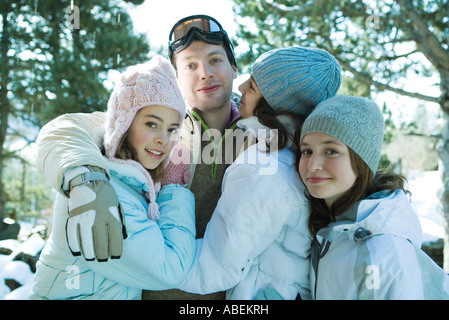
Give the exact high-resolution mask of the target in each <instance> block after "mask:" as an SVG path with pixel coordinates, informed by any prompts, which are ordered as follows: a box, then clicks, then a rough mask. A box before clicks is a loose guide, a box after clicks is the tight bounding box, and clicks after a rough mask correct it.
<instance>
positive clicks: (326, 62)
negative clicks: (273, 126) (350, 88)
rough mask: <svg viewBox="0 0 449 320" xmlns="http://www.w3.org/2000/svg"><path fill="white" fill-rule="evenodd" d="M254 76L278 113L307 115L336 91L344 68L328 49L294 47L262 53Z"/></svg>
mask: <svg viewBox="0 0 449 320" xmlns="http://www.w3.org/2000/svg"><path fill="white" fill-rule="evenodd" d="M252 75H253V78H254V80H255V81H256V83H257V85H258V86H259V89H260V91H261V92H262V94H263V96H264V98H265V100H267V102H268V104H269V105H270V106H271V107H272V108H273V109H274V110H275V111H277V112H281V111H290V112H293V113H296V114H308V113H310V111H312V110H313V108H314V107H315V106H316V105H317V104H318V103H319V102H321V101H323V100H325V99H328V98H331V97H333V96H335V95H336V94H337V91H338V89H339V88H340V85H341V68H340V66H339V64H338V62H337V60H336V59H335V58H334V57H333V56H332V55H331V54H330V53H328V52H327V51H324V50H321V49H313V48H303V47H291V48H283V49H275V50H271V51H268V52H266V53H264V54H262V55H261V56H260V57H259V58H258V59H257V60H256V62H255V63H254V64H253V68H252Z"/></svg>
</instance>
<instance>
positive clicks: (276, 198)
mask: <svg viewBox="0 0 449 320" xmlns="http://www.w3.org/2000/svg"><path fill="white" fill-rule="evenodd" d="M244 121H245V120H244ZM250 121H251V120H250ZM261 146H262V147H263V146H264V142H263V141H262V140H260V139H259V142H258V144H257V145H253V146H251V147H249V148H248V149H247V150H246V151H245V152H244V153H243V154H241V155H240V156H239V157H238V158H237V159H236V160H235V162H234V163H233V164H232V165H231V166H230V167H229V168H228V169H227V170H226V173H225V176H224V179H223V184H222V195H221V198H220V200H219V202H218V205H217V207H216V209H215V211H214V213H213V215H212V218H211V220H210V222H209V224H208V225H207V229H206V232H205V234H204V238H203V239H198V240H197V252H196V256H195V260H194V263H193V266H192V269H191V270H190V272H189V274H188V276H187V278H186V281H185V282H184V284H183V285H182V286H181V290H184V291H187V292H192V293H199V294H207V293H211V292H216V291H223V290H228V292H227V299H242V300H245V299H254V298H255V296H256V294H257V293H258V292H259V291H260V290H264V289H265V288H274V289H275V290H276V291H277V292H278V293H279V294H280V295H281V296H282V298H284V299H295V298H296V297H297V294H298V292H299V293H300V295H301V298H302V299H308V298H310V291H309V255H310V239H311V238H310V234H309V232H308V228H307V220H308V217H309V203H308V201H307V200H306V198H305V196H304V188H305V187H304V185H303V184H302V182H301V180H300V178H299V175H298V172H297V171H296V170H295V157H294V154H293V153H292V152H291V151H290V150H289V149H287V148H285V149H283V150H280V151H274V152H270V153H266V152H265V151H259V150H258V147H261Z"/></svg>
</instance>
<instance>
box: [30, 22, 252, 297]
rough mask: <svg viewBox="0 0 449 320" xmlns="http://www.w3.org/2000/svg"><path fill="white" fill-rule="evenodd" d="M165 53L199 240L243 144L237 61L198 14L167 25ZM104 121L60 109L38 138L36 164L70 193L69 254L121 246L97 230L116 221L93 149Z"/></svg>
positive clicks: (96, 253)
mask: <svg viewBox="0 0 449 320" xmlns="http://www.w3.org/2000/svg"><path fill="white" fill-rule="evenodd" d="M169 56H170V60H171V61H172V64H173V66H174V68H175V69H176V72H177V77H178V82H179V86H180V88H181V91H182V93H183V95H184V98H185V99H186V101H187V104H188V105H189V106H190V107H191V108H190V110H189V111H188V112H187V115H186V119H185V120H184V123H183V126H182V129H181V130H182V132H181V142H182V143H184V144H185V145H187V146H188V147H189V149H190V155H189V156H190V161H188V162H189V164H188V165H190V177H189V179H187V181H186V183H187V187H188V188H189V189H191V190H192V192H193V193H194V195H195V203H196V206H195V215H196V230H197V238H202V237H203V234H204V230H205V229H206V225H207V223H208V221H209V220H210V217H211V216H212V213H213V211H214V209H215V206H216V204H217V202H218V199H219V198H220V195H221V182H222V179H223V175H224V172H225V170H226V168H227V167H228V166H229V165H230V164H231V163H232V162H233V161H234V159H235V158H236V157H237V156H238V155H239V154H240V152H242V151H243V150H244V149H245V147H247V145H248V143H249V142H248V141H247V139H246V138H245V137H244V133H243V132H242V131H241V130H240V129H238V130H234V129H235V128H236V122H237V120H238V119H239V118H240V114H239V112H238V108H237V106H236V105H235V103H234V102H233V101H232V100H231V94H232V83H233V80H234V79H235V78H236V77H237V65H236V61H235V56H234V52H233V47H232V44H231V42H230V40H229V38H228V36H227V34H226V32H225V30H223V28H222V27H221V25H220V24H219V23H218V21H216V20H215V19H213V18H212V17H209V16H205V15H196V16H190V17H186V18H184V19H181V20H180V21H178V22H177V23H176V24H175V25H174V26H173V29H172V31H171V32H170V36H169ZM105 120H106V119H105V116H104V114H103V113H100V112H95V113H93V114H66V115H62V116H60V117H58V118H56V119H55V120H53V121H51V122H50V123H48V124H47V125H46V126H44V127H43V128H42V130H41V132H40V133H39V137H38V140H37V147H38V148H37V150H38V151H37V167H38V170H39V171H40V172H41V173H42V174H43V175H44V176H45V177H46V178H47V179H48V180H49V182H50V184H51V185H52V186H53V187H54V188H55V189H56V190H58V191H59V192H61V193H64V194H66V195H67V196H68V197H69V208H70V211H71V212H69V215H70V219H73V220H75V223H71V225H74V226H75V228H74V229H70V228H67V237H68V243H69V247H70V249H71V250H72V252H73V254H75V255H80V254H83V256H84V257H85V258H86V259H89V260H95V259H97V260H99V261H105V260H107V259H108V258H109V257H110V258H119V257H120V255H121V248H122V237H121V235H119V234H117V233H115V234H114V233H111V234H110V235H108V234H107V232H106V231H104V230H106V228H107V227H106V226H107V225H109V224H115V225H117V224H121V221H117V220H116V219H114V218H113V217H112V215H111V214H110V213H109V210H108V209H105V208H109V207H111V206H118V202H117V197H116V195H115V193H114V190H113V189H112V188H111V187H110V185H109V183H108V182H107V179H104V175H105V173H106V174H107V166H106V164H105V162H104V159H103V157H102V155H101V152H100V150H99V146H100V145H101V139H102V137H103V133H104V122H105ZM184 156H185V155H184ZM175 158H176V156H175ZM182 164H183V163H181V164H179V163H178V164H174V163H170V164H169V165H168V167H167V172H168V177H167V178H168V179H169V178H170V177H172V176H176V173H177V171H179V170H178V169H177V168H178V167H177V165H182ZM184 164H185V161H184ZM170 172H172V173H173V174H170ZM105 180H106V181H105ZM91 181H93V183H89V182H91ZM86 183H87V185H88V186H89V188H91V190H92V193H91V194H90V195H84V198H81V197H80V196H75V195H76V194H77V193H76V187H77V186H78V185H80V184H86ZM73 190H75V192H74V191H73ZM98 199H107V201H108V203H107V204H106V203H104V200H102V201H99V200H98ZM75 209H76V210H75ZM116 229H117V228H115V230H116ZM100 230H103V231H100ZM92 233H94V234H95V235H93V234H92ZM124 235H126V233H124ZM144 298H149V299H199V298H212V299H224V292H223V293H217V294H212V295H208V296H197V295H190V294H187V293H184V292H182V291H179V290H169V291H163V292H148V291H147V292H144Z"/></svg>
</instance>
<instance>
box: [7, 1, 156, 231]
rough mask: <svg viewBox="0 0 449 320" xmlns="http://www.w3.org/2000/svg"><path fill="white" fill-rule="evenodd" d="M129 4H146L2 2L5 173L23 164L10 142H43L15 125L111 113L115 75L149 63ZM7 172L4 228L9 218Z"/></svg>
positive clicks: (137, 2) (144, 42) (142, 36)
mask: <svg viewBox="0 0 449 320" xmlns="http://www.w3.org/2000/svg"><path fill="white" fill-rule="evenodd" d="M126 2H128V3H131V4H134V5H139V4H141V3H142V2H143V0H114V1H106V0H91V1H80V0H74V1H73V0H72V1H70V0H45V1H38V0H19V1H13V0H2V1H1V2H0V17H1V18H0V19H1V20H0V21H1V27H0V37H1V38H0V61H1V63H0V103H1V111H0V168H3V167H4V161H6V160H7V159H8V158H11V157H13V156H15V155H14V152H12V151H10V150H8V148H5V146H6V144H5V143H6V142H7V138H8V137H9V138H11V137H12V136H22V137H23V138H24V139H27V140H29V141H33V140H34V139H35V138H36V137H35V135H34V136H32V137H29V134H30V133H29V132H28V133H27V132H26V130H23V129H22V131H20V130H19V129H17V128H13V126H12V125H11V124H12V123H13V122H16V121H20V122H22V123H26V125H27V126H28V127H35V128H40V127H41V126H42V125H43V124H45V123H46V122H48V121H49V120H51V119H53V118H55V117H56V116H58V115H60V114H63V113H68V112H93V111H104V110H105V109H106V107H107V101H108V98H109V94H110V88H106V87H105V85H104V82H105V80H106V79H107V74H108V71H109V70H112V69H116V70H119V71H121V70H122V69H124V68H125V67H126V66H129V65H132V64H136V63H140V62H143V61H145V60H147V59H148V58H149V44H148V43H147V41H146V39H145V37H144V35H138V34H136V33H135V32H134V31H133V26H132V21H131V18H130V17H129V15H128V14H127V13H126V11H125V9H124V7H125V4H126ZM34 131H37V130H34ZM1 172H2V170H0V222H2V221H3V218H4V217H5V216H6V212H5V202H6V195H5V191H4V187H3V184H2V174H1ZM2 226H3V225H2V224H1V223H0V231H1V228H2Z"/></svg>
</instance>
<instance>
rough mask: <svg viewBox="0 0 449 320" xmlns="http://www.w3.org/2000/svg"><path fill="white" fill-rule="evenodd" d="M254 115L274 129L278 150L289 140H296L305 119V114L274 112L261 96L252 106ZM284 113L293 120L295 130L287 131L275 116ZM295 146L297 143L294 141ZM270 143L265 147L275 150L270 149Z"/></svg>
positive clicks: (283, 113)
mask: <svg viewBox="0 0 449 320" xmlns="http://www.w3.org/2000/svg"><path fill="white" fill-rule="evenodd" d="M254 115H255V116H256V117H257V119H258V120H259V122H260V123H261V124H263V125H264V126H266V127H268V128H270V129H274V130H275V134H277V137H275V138H277V148H278V149H279V150H281V149H283V148H285V147H286V146H287V144H288V141H289V140H292V141H294V142H295V141H296V140H297V139H298V137H299V135H300V134H301V128H302V124H303V123H304V120H305V119H306V116H307V115H298V114H295V113H291V112H285V111H284V112H276V111H274V109H273V108H272V107H271V106H270V105H269V104H268V102H267V100H265V98H264V97H262V98H261V99H260V100H259V102H258V103H257V105H256V107H255V108H254ZM280 115H285V116H288V117H290V118H291V119H292V120H293V124H294V126H295V132H294V133H290V132H288V130H287V128H286V127H285V125H284V124H283V123H282V122H281V121H280V120H279V118H277V116H280ZM294 145H295V146H296V145H297V143H296V142H295V143H294ZM270 147H272V146H270V145H268V144H267V148H268V150H269V151H275V150H272V149H270Z"/></svg>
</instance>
